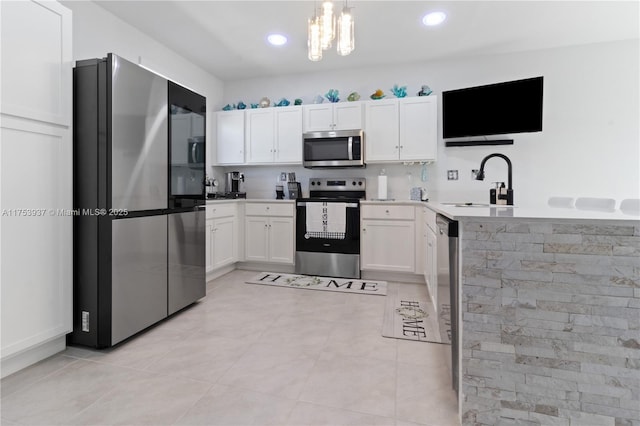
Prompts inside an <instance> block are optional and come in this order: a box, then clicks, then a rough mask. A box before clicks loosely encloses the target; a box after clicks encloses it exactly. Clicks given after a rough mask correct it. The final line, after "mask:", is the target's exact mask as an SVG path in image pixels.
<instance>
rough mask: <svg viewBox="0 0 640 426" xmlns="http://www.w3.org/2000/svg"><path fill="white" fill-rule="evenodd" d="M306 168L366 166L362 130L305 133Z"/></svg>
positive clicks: (304, 163)
mask: <svg viewBox="0 0 640 426" xmlns="http://www.w3.org/2000/svg"><path fill="white" fill-rule="evenodd" d="M302 152H303V163H302V164H303V166H304V167H306V168H327V167H364V133H363V131H362V130H341V131H331V132H310V133H305V134H304V135H303V149H302Z"/></svg>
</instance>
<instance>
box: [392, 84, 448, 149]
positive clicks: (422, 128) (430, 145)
mask: <svg viewBox="0 0 640 426" xmlns="http://www.w3.org/2000/svg"><path fill="white" fill-rule="evenodd" d="M399 107H400V111H399V113H400V160H407V161H419V160H435V159H436V156H437V155H436V154H437V152H438V138H437V129H438V123H437V109H436V108H437V98H436V97H435V96H420V97H415V98H404V99H400V100H399Z"/></svg>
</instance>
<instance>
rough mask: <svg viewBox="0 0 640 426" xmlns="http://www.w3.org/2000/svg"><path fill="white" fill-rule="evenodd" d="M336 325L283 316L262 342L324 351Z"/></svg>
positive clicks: (263, 334) (266, 332)
mask: <svg viewBox="0 0 640 426" xmlns="http://www.w3.org/2000/svg"><path fill="white" fill-rule="evenodd" d="M334 327H336V324H335V323H333V322H330V321H323V320H321V319H307V318H305V319H300V318H298V317H296V316H292V315H288V314H286V315H285V314H283V315H282V316H280V317H279V318H278V319H277V320H276V321H274V322H273V324H271V325H270V326H269V327H268V328H267V329H266V330H265V331H264V333H262V335H261V336H260V339H259V341H260V342H269V343H273V344H279V345H283V346H296V347H301V348H315V349H317V350H318V351H320V349H322V347H323V346H324V344H325V343H326V341H327V338H328V337H329V333H330V332H331V331H332V330H333V329H334Z"/></svg>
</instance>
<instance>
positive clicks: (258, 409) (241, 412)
mask: <svg viewBox="0 0 640 426" xmlns="http://www.w3.org/2000/svg"><path fill="white" fill-rule="evenodd" d="M295 403H296V402H295V400H293V399H286V398H280V397H277V396H272V395H266V394H262V393H258V392H253V391H248V390H241V389H235V388H232V387H229V386H222V385H213V388H211V389H210V390H209V392H207V394H206V395H205V396H204V397H202V398H201V399H200V400H199V401H198V402H197V403H196V404H195V405H194V406H193V407H192V408H191V409H190V410H189V411H188V412H187V413H186V414H185V415H184V416H182V417H181V418H180V419H179V420H178V421H177V422H176V424H179V425H210V426H216V425H220V426H231V425H241V426H250V425H283V424H285V422H286V420H287V418H288V417H289V414H290V413H291V411H292V409H293V407H294V405H295Z"/></svg>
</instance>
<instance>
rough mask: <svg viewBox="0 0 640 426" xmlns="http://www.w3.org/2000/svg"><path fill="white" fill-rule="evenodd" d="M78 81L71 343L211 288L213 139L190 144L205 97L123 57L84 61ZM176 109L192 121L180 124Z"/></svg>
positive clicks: (112, 333)
mask: <svg viewBox="0 0 640 426" xmlns="http://www.w3.org/2000/svg"><path fill="white" fill-rule="evenodd" d="M73 80H74V160H73V163H74V215H75V217H74V309H73V332H72V333H70V334H69V335H68V339H67V340H68V342H69V343H72V344H81V345H87V346H92V347H96V348H104V347H110V346H113V345H115V344H117V343H119V342H121V341H123V340H125V339H127V338H129V337H131V336H132V335H134V334H136V333H138V332H139V331H141V330H144V329H145V328H147V327H149V326H151V325H153V324H155V323H156V322H158V321H160V320H162V319H164V318H166V317H167V316H169V315H171V314H172V313H174V312H176V311H178V310H180V309H182V308H183V307H185V306H187V305H189V304H191V303H193V302H194V301H196V300H198V299H200V298H202V297H204V295H205V266H204V265H205V243H204V238H205V237H204V234H205V231H204V228H205V213H204V204H205V193H204V185H203V180H204V179H203V178H204V169H205V167H204V152H202V153H199V152H197V151H198V150H204V143H199V144H198V145H197V146H196V147H195V148H193V144H191V146H190V145H189V144H190V142H191V140H192V139H194V136H195V135H197V136H198V137H197V138H196V139H198V140H199V141H200V140H202V141H204V134H205V133H204V113H205V111H204V105H205V101H204V98H203V97H201V96H199V95H197V94H195V93H193V92H191V91H189V90H187V89H185V88H182V87H180V86H178V85H176V84H175V83H172V82H170V81H167V80H166V79H164V78H162V77H160V76H158V75H156V74H154V73H152V72H150V71H147V70H145V69H143V68H141V67H139V66H138V65H136V64H133V63H131V62H128V61H126V60H124V59H123V58H121V57H118V56H117V55H114V54H109V55H108V56H107V57H106V58H103V59H89V60H85V61H78V62H77V63H76V67H75V68H74V75H73ZM172 101H173V105H172ZM178 102H179V106H178ZM192 114H193V115H196V116H198V118H197V119H193V118H192ZM177 115H180V119H183V120H184V117H183V116H185V117H186V116H188V117H189V120H188V121H189V126H188V127H187V126H183V127H184V128H180V129H178V128H176V127H180V126H179V125H177V124H174V119H173V117H174V116H177ZM175 123H178V121H176V122H175ZM190 148H193V150H194V154H195V156H192V157H191V158H190V157H188V154H190V151H189V149H190ZM198 155H199V156H198ZM190 159H191V160H202V161H201V162H198V161H196V162H193V161H192V162H190V161H189V160H190Z"/></svg>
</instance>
